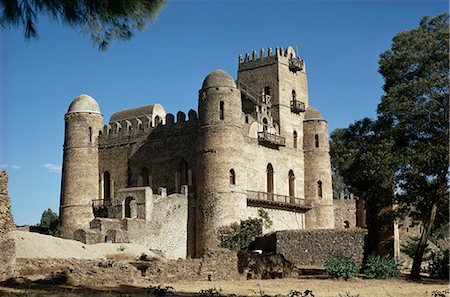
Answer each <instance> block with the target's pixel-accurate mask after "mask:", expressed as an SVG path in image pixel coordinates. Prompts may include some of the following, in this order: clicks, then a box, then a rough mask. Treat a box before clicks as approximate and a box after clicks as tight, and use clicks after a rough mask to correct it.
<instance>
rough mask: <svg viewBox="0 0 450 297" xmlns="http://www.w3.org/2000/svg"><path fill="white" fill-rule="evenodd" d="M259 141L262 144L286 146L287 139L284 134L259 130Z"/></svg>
mask: <svg viewBox="0 0 450 297" xmlns="http://www.w3.org/2000/svg"><path fill="white" fill-rule="evenodd" d="M258 141H259V143H260V144H262V145H265V146H269V147H276V148H278V147H279V146H286V139H285V138H284V137H283V136H280V135H276V134H272V133H269V132H267V131H263V132H258Z"/></svg>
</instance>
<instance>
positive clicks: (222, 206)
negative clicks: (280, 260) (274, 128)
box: [196, 70, 247, 256]
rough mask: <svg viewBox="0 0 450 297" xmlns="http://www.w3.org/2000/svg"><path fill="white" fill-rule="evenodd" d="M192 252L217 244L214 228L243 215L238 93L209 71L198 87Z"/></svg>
mask: <svg viewBox="0 0 450 297" xmlns="http://www.w3.org/2000/svg"><path fill="white" fill-rule="evenodd" d="M198 110H199V135H198V145H197V152H196V154H197V180H196V189H197V218H196V222H197V227H196V230H197V231H196V233H197V234H196V255H197V256H201V255H202V254H203V253H204V252H205V251H206V250H208V249H213V248H216V247H218V246H219V239H218V233H217V231H218V229H219V228H220V227H222V226H227V225H230V224H231V223H233V222H239V220H240V219H243V216H244V214H243V213H242V214H241V213H240V212H244V211H245V208H246V203H247V200H246V192H245V189H246V173H245V159H246V158H245V156H244V155H243V151H242V148H243V146H244V137H243V131H242V129H243V124H244V117H243V113H242V109H241V93H240V91H239V90H238V89H237V88H236V84H235V82H234V80H233V78H232V77H231V76H230V75H229V74H228V73H226V72H225V71H222V70H215V71H213V72H212V73H210V74H209V75H208V76H207V77H206V78H205V80H204V82H203V86H202V89H201V90H200V91H199V103H198Z"/></svg>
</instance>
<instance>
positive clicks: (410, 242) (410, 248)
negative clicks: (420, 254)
mask: <svg viewBox="0 0 450 297" xmlns="http://www.w3.org/2000/svg"><path fill="white" fill-rule="evenodd" d="M419 241H420V237H419V236H409V237H408V239H407V240H406V243H402V248H401V251H402V252H403V253H405V254H407V255H408V256H409V257H411V258H414V255H415V254H416V251H417V246H418V245H419ZM430 251H431V249H430V248H429V247H428V244H427V246H426V247H425V251H424V255H427V254H428V253H429V252H430ZM424 259H427V257H425V256H424Z"/></svg>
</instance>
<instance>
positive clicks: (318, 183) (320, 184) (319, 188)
mask: <svg viewBox="0 0 450 297" xmlns="http://www.w3.org/2000/svg"><path fill="white" fill-rule="evenodd" d="M317 196H319V197H320V198H322V182H321V181H320V180H319V181H318V182H317Z"/></svg>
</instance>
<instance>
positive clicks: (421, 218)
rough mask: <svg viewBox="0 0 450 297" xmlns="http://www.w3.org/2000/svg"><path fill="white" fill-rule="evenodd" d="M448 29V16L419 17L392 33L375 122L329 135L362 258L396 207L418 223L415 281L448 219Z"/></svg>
mask: <svg viewBox="0 0 450 297" xmlns="http://www.w3.org/2000/svg"><path fill="white" fill-rule="evenodd" d="M448 27H449V15H448V14H442V15H439V16H436V17H434V18H430V17H424V18H423V19H422V21H421V22H420V25H419V27H418V28H416V29H413V30H410V31H404V32H400V33H399V34H397V35H396V36H395V37H394V38H393V42H392V46H391V48H390V49H388V50H386V51H385V52H383V53H382V54H381V55H380V61H379V65H380V68H379V72H380V74H381V75H382V76H383V78H384V86H383V89H384V92H385V95H384V96H383V97H382V98H381V102H380V104H379V105H378V109H377V119H376V120H370V119H363V120H361V121H358V122H356V123H354V124H352V125H350V126H349V128H347V129H337V130H335V131H333V133H332V135H331V139H332V142H331V144H330V154H331V157H332V166H333V169H334V170H338V171H339V173H340V174H341V175H342V176H343V178H344V182H345V183H346V184H347V185H349V186H351V191H352V192H354V193H355V194H356V195H357V196H359V197H361V198H363V199H364V200H365V201H366V214H367V226H368V233H369V234H368V240H369V241H368V249H369V251H376V250H377V249H380V247H381V246H380V242H381V234H382V231H380V230H381V228H382V227H383V226H387V224H391V222H389V221H388V220H391V221H392V216H391V215H390V214H389V213H386V217H383V216H381V215H380V213H383V212H382V210H383V209H386V208H387V206H388V205H389V204H391V203H392V201H398V202H399V208H398V211H397V215H401V216H405V215H408V216H410V217H411V218H412V219H413V220H416V221H418V222H422V223H423V226H424V229H423V230H424V234H423V235H424V236H423V238H424V240H423V241H422V244H419V246H418V249H417V253H416V255H415V257H414V264H413V269H412V274H413V275H415V277H419V272H420V263H421V261H422V257H423V253H424V250H425V246H424V244H425V242H426V240H427V238H428V235H429V232H430V230H432V227H433V224H434V220H435V219H436V223H437V225H441V224H442V223H445V222H448V219H449V217H448V209H449V199H448V194H449V192H448V184H449V175H448V164H449V154H448V143H449V138H448V137H449V125H448V118H449V79H448V77H449V67H448V65H449V55H448V53H449V31H448ZM394 193H397V194H396V195H395V196H394ZM432 210H433V211H432ZM434 210H437V212H436V211H434ZM372 245H374V246H373V247H372Z"/></svg>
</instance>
